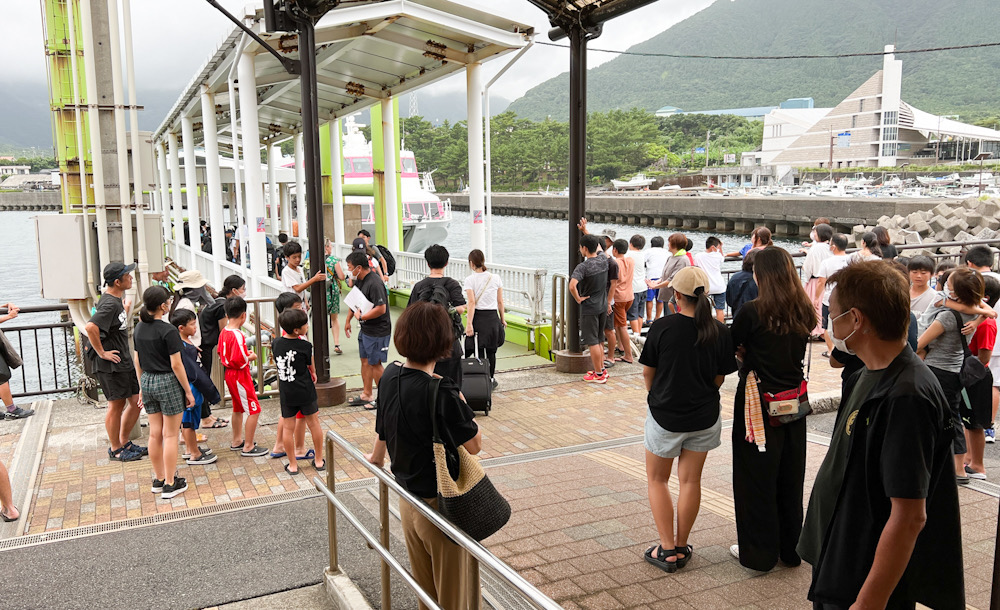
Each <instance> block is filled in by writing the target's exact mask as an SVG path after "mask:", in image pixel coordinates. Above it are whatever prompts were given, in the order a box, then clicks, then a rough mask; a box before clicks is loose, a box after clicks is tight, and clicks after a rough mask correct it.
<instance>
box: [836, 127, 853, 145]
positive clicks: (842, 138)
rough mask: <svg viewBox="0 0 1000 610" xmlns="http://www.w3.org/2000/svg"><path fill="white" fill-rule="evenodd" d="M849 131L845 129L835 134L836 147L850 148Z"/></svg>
mask: <svg viewBox="0 0 1000 610" xmlns="http://www.w3.org/2000/svg"><path fill="white" fill-rule="evenodd" d="M850 146H851V132H849V131H845V132H843V133H838V134H837V148H850Z"/></svg>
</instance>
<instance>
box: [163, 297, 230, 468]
mask: <svg viewBox="0 0 1000 610" xmlns="http://www.w3.org/2000/svg"><path fill="white" fill-rule="evenodd" d="M170 324H171V325H172V326H176V327H177V330H178V331H180V333H181V341H183V343H182V344H181V361H183V362H184V372H186V373H187V376H188V383H190V384H191V394H192V395H193V396H194V403H195V404H194V406H193V407H188V408H186V409H184V415H183V417H182V418H181V435H182V436H183V437H184V446H185V447H186V448H187V450H186V451H185V452H184V455H182V456H181V458H183V459H185V460H187V463H188V465H190V466H197V465H205V464H212V463H214V462H215V461H217V460H218V459H219V456H217V455H215V454H213V453H212V450H211V449H208V448H206V447H199V446H198V428H200V427H201V406H202V404H204V401H206V400H207V401H208V402H209V403H210V404H213V405H214V404H219V403H220V402H222V397H221V396H219V391H218V390H217V389H215V384H214V383H212V378H211V377H209V376H208V375H207V374H206V373H205V369H203V368H201V364H200V363H199V361H198V353H199V352H200V351H201V350H199V349H198V347H196V346H195V344H194V341H193V338H194V335H195V331H197V330H198V316H197V315H195V313H194V312H193V311H191V310H190V309H179V308H178V309H175V310H174V313H173V315H171V316H170Z"/></svg>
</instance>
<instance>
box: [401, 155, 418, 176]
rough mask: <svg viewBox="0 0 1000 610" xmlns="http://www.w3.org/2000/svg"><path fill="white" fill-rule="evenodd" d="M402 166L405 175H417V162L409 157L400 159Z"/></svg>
mask: <svg viewBox="0 0 1000 610" xmlns="http://www.w3.org/2000/svg"><path fill="white" fill-rule="evenodd" d="M400 161H401V162H402V164H403V172H404V173H407V174H415V173H417V162H416V161H415V160H413V159H411V158H409V157H403V158H402V159H400Z"/></svg>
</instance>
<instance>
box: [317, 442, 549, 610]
mask: <svg viewBox="0 0 1000 610" xmlns="http://www.w3.org/2000/svg"><path fill="white" fill-rule="evenodd" d="M335 444H336V445H340V446H341V447H342V448H343V449H344V452H345V453H346V454H347V455H348V456H349V457H350V458H353V459H354V460H355V461H357V462H358V463H360V464H362V465H363V466H364V467H365V468H367V469H368V470H369V471H370V472H371V473H372V474H373V475H374V476H375V478H376V479H378V481H379V517H380V522H381V523H380V527H381V530H380V533H381V535H380V540H379V541H376V540H375V537H374V536H373V535H372V534H371V533H370V532H368V531H367V530H366V529H365V528H364V526H363V525H362V524H361V522H360V521H359V520H358V519H357V517H355V516H354V515H353V514H352V513H351V512H350V511H349V510H348V509H347V507H345V506H344V504H343V503H342V502H340V501H339V500H338V499H337V497H336V485H337V482H336V475H335V472H336V471H337V468H336V464H335V463H333V462H331V463H332V467H329V468H327V475H326V483H324V482H323V480H322V479H320V478H319V477H313V485H315V486H316V489H318V490H319V491H320V492H322V493H323V495H325V496H326V497H327V499H328V500H329V501H330V505H329V506H328V507H327V523H328V527H329V541H330V570H331V571H334V572H336V571H339V570H340V566H339V563H338V560H337V511H340V512H341V513H343V514H344V516H345V517H346V518H347V520H348V522H349V523H350V524H351V525H352V526H353V527H354V528H355V529H356V530H358V532H360V533H361V535H362V537H364V538H365V541H366V542H367V543H368V545H369V546H371V547H372V548H373V549H374V550H375V551H376V552H377V553H378V554H379V556H381V557H382V561H383V563H382V608H383V609H384V610H390V609H391V607H392V601H391V591H390V589H389V569H390V568H391V569H392V570H394V571H396V572H397V573H399V574H400V576H402V577H403V580H404V581H405V582H406V584H407V585H408V586H409V587H410V588H411V589H413V590H414V593H416V595H417V597H419V598H420V600H421V601H422V602H423V603H425V604H426V605H427V606H429V607H430V608H435V609H437V608H440V607H441V606H439V605H438V604H437V603H436V602H434V600H433V599H431V598H430V597H429V596H427V595H426V593H424V592H423V589H421V588H420V586H419V584H417V582H416V581H415V580H414V579H413V578H412V575H410V574H409V572H406V571H405V569H404V568H403V567H402V566H401V565H400V564H399V562H398V561H396V560H395V559H394V558H393V557H392V555H391V554H390V552H389V548H388V546H389V498H388V490H389V489H390V488H391V489H392V491H394V492H396V494H397V495H399V497H400V498H402V499H403V500H404V501H406V502H407V503H408V504H409V505H410V506H411V507H413V509H414V510H416V511H417V512H419V513H420V514H421V515H422V516H423V517H424V518H426V519H427V520H428V521H430V522H431V523H432V524H433V525H434V526H435V527H436V528H438V529H439V530H441V532H442V533H443V534H444V535H446V536H448V537H449V538H450V539H451V540H452V541H453V542H454V543H455V544H457V545H459V546H461V547H462V548H463V549H465V550H466V551H467V552H468V553H469V554H470V555H472V557H473V559H475V560H476V562H477V566H476V569H478V565H484V566H486V567H487V568H488V569H489V570H491V571H492V572H493V573H494V574H496V575H497V576H498V577H499V578H500V579H501V580H502V581H504V582H505V583H506V584H508V585H510V586H511V587H513V588H514V589H515V590H516V591H517V592H518V593H520V594H521V595H522V596H523V598H524V599H525V600H526V601H527V602H529V603H530V604H531V605H532V606H533V607H535V608H539V609H541V610H559V609H560V608H562V606H560V605H559V604H557V603H556V602H555V601H553V600H552V599H550V598H549V597H548V596H546V595H545V594H544V593H542V592H541V591H539V590H538V589H537V588H535V587H534V586H533V585H532V584H531V583H529V582H528V581H527V580H525V579H524V577H523V576H521V575H520V574H518V573H517V571H515V570H514V568H512V567H510V566H509V565H507V564H506V563H504V562H503V561H501V560H500V559H499V558H497V556H496V555H494V554H493V553H491V552H490V551H488V550H487V549H486V547H484V546H483V545H481V544H480V543H478V542H476V541H475V540H473V539H472V538H469V536H468V535H467V534H466V533H465V532H463V531H462V530H461V529H459V528H458V527H456V526H455V525H454V524H452V523H451V522H450V521H448V520H447V519H445V518H444V517H442V516H441V514H440V513H438V512H437V511H436V510H434V509H433V508H431V507H430V506H429V505H428V504H427V503H425V502H424V501H423V500H421V499H420V498H418V497H416V496H414V495H413V494H411V493H410V492H408V491H406V490H405V489H403V487H402V486H401V485H400V484H399V483H397V482H396V479H395V478H394V477H393V476H392V475H391V474H389V473H388V472H386V471H385V470H384V469H382V468H379V467H376V466H375V465H374V464H371V463H370V462H369V461H368V460H366V459H365V456H364V455H362V453H361V452H360V451H359V450H358V449H357V448H356V447H355V446H354V445H352V444H351V443H350V442H349V441H348V440H347V439H345V438H344V437H342V436H341V435H339V434H337V433H336V432H334V431H332V430H330V431H327V433H326V451H327V453H326V459H328V460H331V461H332V460H335V457H334V446H335ZM404 574H405V575H404ZM473 594H475V595H478V592H476V591H473Z"/></svg>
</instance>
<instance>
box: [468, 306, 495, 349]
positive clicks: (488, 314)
mask: <svg viewBox="0 0 1000 610" xmlns="http://www.w3.org/2000/svg"><path fill="white" fill-rule="evenodd" d="M472 329H473V330H474V331H475V332H476V334H478V335H479V347H481V348H486V349H496V348H497V347H499V345H500V314H498V313H497V310H495V309H477V310H476V312H475V314H473V316H472ZM465 341H466V345H467V346H470V345H472V338H471V337H468V338H466V340H465Z"/></svg>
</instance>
